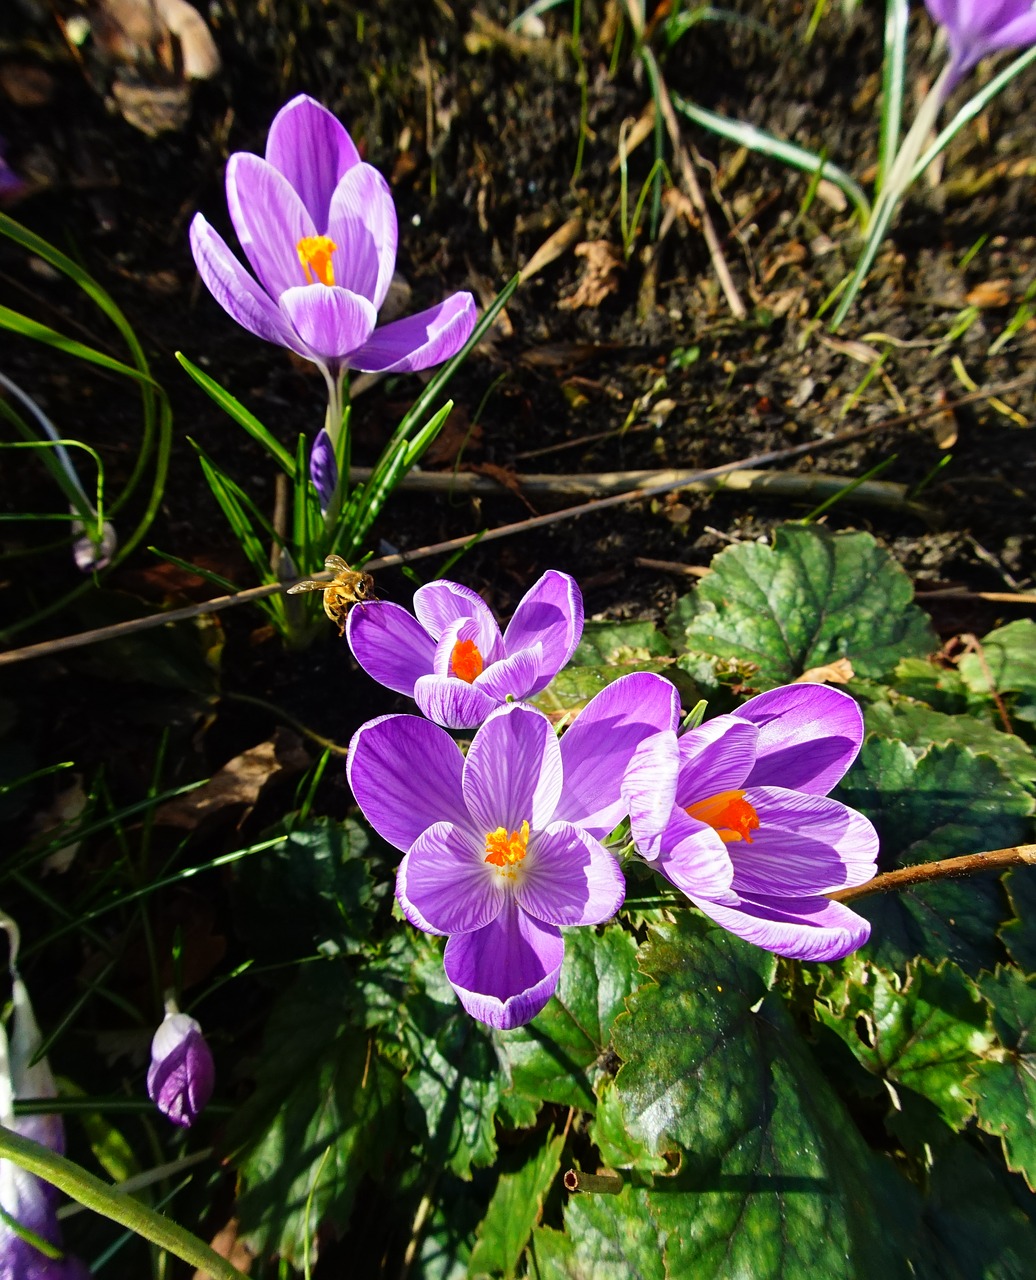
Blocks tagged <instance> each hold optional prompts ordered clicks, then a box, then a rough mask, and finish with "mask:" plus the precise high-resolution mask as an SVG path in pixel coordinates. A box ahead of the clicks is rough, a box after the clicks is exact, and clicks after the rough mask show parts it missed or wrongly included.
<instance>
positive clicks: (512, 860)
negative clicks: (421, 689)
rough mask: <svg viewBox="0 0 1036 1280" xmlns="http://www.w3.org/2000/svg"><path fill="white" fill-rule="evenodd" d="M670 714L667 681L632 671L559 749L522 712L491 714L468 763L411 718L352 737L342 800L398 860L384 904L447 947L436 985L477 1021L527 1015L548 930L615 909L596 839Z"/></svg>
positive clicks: (618, 814) (535, 1001)
mask: <svg viewBox="0 0 1036 1280" xmlns="http://www.w3.org/2000/svg"><path fill="white" fill-rule="evenodd" d="M678 714H679V707H678V704H677V698H676V692H675V690H674V689H673V686H672V685H671V684H669V683H668V681H666V680H663V679H662V678H661V677H660V676H656V675H652V674H650V673H647V672H638V673H635V674H633V675H628V676H623V677H621V678H620V679H619V680H617V681H615V683H614V684H611V685H609V686H608V687H607V688H605V689H603V690H602V691H601V692H600V693H599V694H598V695H597V696H596V697H595V698H594V699H593V700H592V701H591V702H590V703H588V704H587V706H586V707H585V708H584V709H583V710H582V711H581V712H580V714H579V715H578V716H577V717H576V720H575V722H574V723H573V724H572V726H571V728H569V729H568V731H567V732H566V733H565V735H564V736H563V737H562V739H561V741H560V742H559V741H558V739H557V737H556V735H555V733H554V729H553V728H552V726H551V724H550V721H549V720H548V719H547V718H546V716H544V715H543V714H542V713H541V712H539V711H537V710H535V708H533V707H528V706H525V705H524V704H522V703H515V704H511V705H509V706H505V707H500V708H498V709H497V710H496V711H494V712H493V713H492V714H491V715H490V716H489V718H488V719H487V720H486V722H485V724H484V725H483V726H482V727H481V729H479V731H478V732H477V733H476V734H475V737H474V739H473V741H472V743H471V747H470V748H469V750H468V753H467V756H466V757H465V756H464V754H463V753H462V752H461V749H460V747H459V746H458V745H457V743H456V742H454V740H453V739H452V738H451V737H450V736H449V734H448V733H447V732H446V731H445V729H442V728H440V727H439V726H437V725H434V724H432V723H431V722H430V721H428V720H422V719H421V718H420V717H418V716H406V715H395V716H383V717H382V718H381V719H379V720H372V721H370V722H369V723H367V724H365V725H363V726H362V727H361V728H360V729H359V730H357V732H356V734H355V735H354V737H353V740H352V742H351V744H350V746H349V760H348V772H349V781H350V783H351V785H352V789H353V794H354V795H355V797H356V800H357V803H358V804H359V806H360V808H361V809H362V810H363V812H364V814H365V816H366V818H367V820H368V821H369V822H370V824H371V826H372V827H373V828H374V829H375V831H377V832H378V833H379V834H380V835H381V836H383V837H384V839H385V840H387V841H388V842H389V844H392V845H394V846H395V847H396V848H397V849H402V850H403V851H404V853H405V857H404V858H403V861H402V863H401V864H400V867H399V871H398V874H397V876H396V897H397V898H398V900H399V903H400V906H401V907H402V908H403V912H404V914H405V915H406V917H407V919H408V920H409V921H410V922H411V924H413V925H415V926H416V927H417V928H418V929H423V930H425V931H426V932H428V933H436V934H444V935H447V936H448V938H449V941H448V942H447V943H446V951H445V955H444V957H443V963H444V965H445V969H446V977H447V978H448V979H449V981H450V984H451V985H452V987H453V989H454V991H456V993H457V996H458V998H459V1000H460V1002H461V1004H462V1005H463V1006H464V1008H465V1009H466V1010H467V1011H468V1012H469V1013H470V1014H472V1015H473V1016H474V1017H476V1018H479V1019H480V1020H481V1021H483V1022H487V1023H488V1024H489V1025H490V1026H492V1027H497V1028H499V1029H507V1028H510V1027H518V1026H521V1025H523V1024H524V1023H526V1022H528V1021H529V1020H530V1019H531V1018H534V1017H535V1016H536V1014H537V1013H539V1011H540V1010H541V1009H542V1008H543V1006H544V1005H545V1004H546V1003H547V1001H548V1000H549V999H550V997H551V995H552V993H553V991H554V988H555V987H556V986H557V982H558V976H559V974H560V972H561V962H562V959H563V956H564V950H565V944H564V939H563V938H562V936H561V926H562V925H581V924H597V923H599V922H600V921H602V920H607V919H608V917H609V916H611V915H613V914H614V913H615V912H616V911H617V910H618V908H619V906H620V904H621V903H622V900H623V896H624V892H625V883H624V880H623V876H622V872H621V871H620V870H619V866H618V863H617V862H616V861H615V859H614V858H613V857H612V855H611V854H610V853H609V852H608V851H607V850H606V849H605V848H604V846H603V845H602V844H601V843H600V841H601V839H602V838H603V837H604V836H606V835H607V834H608V833H609V832H610V831H612V830H613V828H614V827H615V826H616V825H617V824H618V822H619V821H620V820H621V818H622V817H623V815H624V813H625V808H624V806H623V801H622V798H621V795H620V785H621V779H622V776H623V774H624V772H625V770H626V767H627V766H628V765H629V763H630V761H631V759H632V758H633V755H634V753H635V751H636V749H637V747H638V745H639V744H640V743H641V742H642V741H643V740H644V739H645V738H646V737H648V736H652V735H657V734H658V733H660V732H662V731H663V730H669V731H672V730H673V729H675V726H676V723H677V716H678Z"/></svg>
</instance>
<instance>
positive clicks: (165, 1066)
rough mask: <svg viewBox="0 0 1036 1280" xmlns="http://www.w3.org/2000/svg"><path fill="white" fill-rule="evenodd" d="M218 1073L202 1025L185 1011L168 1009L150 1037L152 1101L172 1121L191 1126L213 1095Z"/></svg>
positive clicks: (149, 1082)
mask: <svg viewBox="0 0 1036 1280" xmlns="http://www.w3.org/2000/svg"><path fill="white" fill-rule="evenodd" d="M215 1077H216V1068H215V1065H214V1064H213V1061H212V1053H211V1051H210V1049H209V1046H208V1045H207V1044H206V1043H205V1038H204V1036H203V1035H202V1033H201V1027H200V1026H199V1025H198V1023H197V1022H195V1020H194V1019H193V1018H189V1017H188V1016H187V1015H186V1014H185V1013H167V1014H166V1016H165V1018H164V1019H163V1022H162V1025H161V1026H160V1027H159V1028H158V1030H157V1031H156V1032H155V1038H154V1039H153V1040H152V1041H151V1066H150V1067H149V1068H148V1073H147V1091H148V1094H149V1095H150V1097H151V1101H152V1102H153V1103H154V1104H155V1106H156V1107H157V1108H158V1109H159V1111H161V1113H162V1114H163V1115H164V1116H168V1118H169V1119H170V1120H171V1121H172V1122H173V1124H178V1125H180V1126H181V1128H184V1129H189V1128H190V1127H191V1125H192V1124H194V1122H195V1120H196V1119H197V1118H198V1116H199V1115H200V1114H201V1112H202V1111H203V1110H204V1108H205V1104H206V1103H207V1102H208V1100H209V1099H210V1098H211V1097H212V1088H213V1085H214V1083H215Z"/></svg>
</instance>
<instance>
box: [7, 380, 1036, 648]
mask: <svg viewBox="0 0 1036 1280" xmlns="http://www.w3.org/2000/svg"><path fill="white" fill-rule="evenodd" d="M1033 381H1036V374H1026V375H1024V376H1022V377H1020V378H1014V379H1012V380H1011V381H1010V382H1006V383H1002V384H1000V385H997V386H993V387H989V388H986V389H985V390H983V391H977V392H973V393H970V394H968V395H965V396H961V397H960V399H959V400H955V401H954V402H953V403H952V404H945V403H943V404H939V405H929V406H927V407H925V408H923V409H917V410H915V411H913V412H911V413H901V414H897V415H896V416H895V417H892V418H885V419H883V420H882V421H881V422H875V423H872V424H871V425H870V426H868V427H859V428H857V429H855V430H853V431H843V432H839V433H836V434H834V435H830V436H822V437H820V439H817V440H806V441H804V442H803V443H802V444H796V445H791V446H790V447H789V448H787V449H776V450H772V451H769V452H767V453H757V454H753V455H752V456H751V457H748V458H742V459H741V460H739V461H738V462H727V463H723V464H722V465H721V466H718V467H706V468H705V469H704V470H702V471H697V472H689V473H687V474H686V475H685V476H684V477H683V478H682V479H680V480H677V481H670V482H667V483H666V484H659V485H651V486H648V487H647V488H641V489H633V490H631V491H630V492H628V493H619V494H613V495H611V496H609V497H607V498H597V499H595V500H594V501H593V502H584V503H581V504H580V505H579V506H575V507H566V508H565V509H564V510H562V511H554V512H551V513H549V514H548V515H542V516H533V517H531V518H530V519H528V520H517V521H514V522H513V523H511V524H505V525H501V526H500V527H499V528H497V529H487V530H484V531H482V532H478V533H472V534H466V535H465V536H464V537H461V538H450V539H448V540H447V541H445V542H436V543H432V544H431V545H430V546H426V547H418V548H417V549H416V550H414V551H408V552H404V553H403V554H401V555H391V556H382V557H381V558H380V559H377V560H370V561H368V562H367V563H366V565H365V566H364V567H365V568H366V569H368V570H369V571H371V572H374V571H377V570H379V569H388V568H395V567H396V566H397V565H401V564H411V563H413V562H415V561H418V560H424V559H427V558H428V557H430V556H438V555H449V554H450V553H451V552H453V551H462V550H464V548H465V547H468V546H472V545H474V544H475V543H479V542H492V541H494V540H495V539H497V538H508V537H511V536H512V535H513V534H516V533H525V532H526V531H527V530H529V529H539V528H542V527H544V526H546V525H551V524H559V523H561V522H562V521H564V520H571V519H575V518H576V517H577V516H583V515H589V514H591V513H593V512H598V511H604V510H607V509H608V508H611V507H617V506H621V505H622V504H624V503H627V502H639V501H640V500H642V499H644V498H655V497H660V496H661V495H662V494H664V493H672V492H674V491H675V490H679V489H683V488H686V486H687V484H688V482H689V481H695V482H697V481H702V480H709V479H710V478H711V477H714V476H726V475H730V474H732V473H733V472H735V471H744V470H747V469H751V468H753V467H762V466H770V465H772V464H773V463H775V462H788V461H790V460H791V459H792V458H798V457H801V456H802V455H803V454H806V453H814V452H816V451H817V450H819V449H830V448H834V447H836V446H838V445H842V444H852V443H854V442H855V441H857V440H864V439H867V438H868V437H870V436H873V435H877V434H878V433H879V432H881V431H888V430H891V429H893V428H895V427H901V426H905V425H907V424H910V423H914V422H918V421H922V420H923V419H925V418H928V417H932V416H934V415H935V414H942V413H945V412H947V411H949V412H953V411H954V410H956V409H959V408H961V407H963V406H964V405H967V404H974V403H978V402H979V401H983V400H989V399H990V397H992V396H997V395H1004V394H1006V393H1007V392H1010V391H1017V390H1019V389H1020V388H1022V387H1026V386H1028V385H1029V384H1030V383H1032V382H1033ZM313 577H314V579H318V578H323V577H327V578H328V580H330V577H331V575H330V574H319V573H318V574H314V575H313ZM292 585H294V584H293V583H290V582H273V583H266V584H265V585H264V586H261V587H250V588H248V589H247V590H245V591H238V592H236V593H235V594H234V595H228V596H216V597H215V598H214V599H212V600H203V601H201V602H200V603H199V604H192V605H187V606H185V607H184V608H182V609H168V610H165V611H164V612H162V613H154V614H149V615H148V616H147V617H144V618H131V619H129V620H128V621H126V622H116V623H113V624H112V625H111V626H108V627H97V628H95V629H94V630H93V631H81V632H78V633H77V634H76V635H71V636H61V637H59V638H58V639H55V640H44V641H41V642H40V643H39V644H30V645H26V646H24V647H23V648H21V649H10V650H8V651H7V652H6V653H0V666H10V665H11V664H13V663H15V662H27V661H29V660H30V659H32V658H43V657H49V656H50V655H51V654H55V653H64V652H66V651H67V650H69V649H79V648H82V647H83V646H85V645H90V644H98V643H100V642H101V641H102V640H114V639H117V638H118V637H120V636H126V635H133V634H135V633H136V632H138V631H148V630H151V629H152V628H154V627H164V626H165V625H166V624H167V623H173V622H187V621H189V620H190V619H192V618H197V617H201V616H203V615H204V614H208V613H219V612H221V611H222V610H223V609H229V608H231V607H233V606H234V605H240V604H254V603H255V602H256V601H258V600H265V599H266V597H267V596H272V595H276V594H277V593H278V592H286V591H287V590H288V588H289V587H291V586H292Z"/></svg>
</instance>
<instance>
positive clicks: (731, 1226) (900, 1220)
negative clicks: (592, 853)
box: [615, 913, 916, 1280]
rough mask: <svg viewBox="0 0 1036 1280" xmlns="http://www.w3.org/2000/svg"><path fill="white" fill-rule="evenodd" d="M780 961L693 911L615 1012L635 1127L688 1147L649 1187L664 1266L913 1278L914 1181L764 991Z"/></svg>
mask: <svg viewBox="0 0 1036 1280" xmlns="http://www.w3.org/2000/svg"><path fill="white" fill-rule="evenodd" d="M772 962H773V958H772V957H771V956H768V955H767V954H766V953H765V952H761V951H758V950H756V949H754V948H751V947H749V946H748V945H747V944H745V943H742V942H741V941H740V940H738V939H735V938H732V937H731V936H730V935H727V934H724V933H722V932H720V931H717V930H715V929H709V928H707V927H706V925H705V924H704V922H702V921H701V920H700V919H698V918H695V917H692V916H691V915H690V913H688V914H687V915H686V916H683V917H681V919H680V920H679V921H678V923H677V924H675V925H670V926H666V927H664V928H661V929H658V930H657V931H655V932H653V933H652V935H651V937H650V939H649V941H648V943H647V944H646V945H645V947H644V948H643V949H642V955H641V966H642V968H643V969H644V971H645V973H647V974H648V976H649V977H650V978H652V979H653V982H650V983H647V984H645V985H644V986H642V987H641V988H640V989H639V990H638V991H637V992H636V994H635V995H634V996H633V997H631V999H630V1001H629V1006H630V1009H629V1013H628V1015H626V1016H624V1017H622V1018H620V1019H618V1021H617V1022H616V1026H615V1043H616V1048H617V1050H618V1052H619V1053H620V1055H621V1056H622V1057H623V1058H624V1059H625V1060H626V1061H625V1065H624V1066H623V1067H622V1068H621V1070H620V1072H619V1075H618V1077H617V1080H616V1088H617V1089H618V1091H619V1092H620V1093H621V1095H622V1097H623V1101H624V1103H625V1107H626V1112H627V1116H628V1117H629V1120H630V1128H631V1132H632V1133H633V1134H634V1136H637V1137H640V1138H643V1139H644V1140H647V1141H649V1142H650V1143H651V1144H652V1145H653V1146H654V1147H655V1149H656V1150H663V1149H670V1150H679V1151H680V1152H681V1153H682V1156H683V1168H682V1171H681V1174H680V1176H679V1177H678V1178H675V1179H672V1180H664V1179H662V1180H659V1179H656V1181H655V1186H654V1190H652V1191H651V1192H649V1193H648V1196H647V1203H648V1208H649V1211H650V1213H651V1217H652V1220H653V1221H654V1223H655V1224H656V1226H657V1227H658V1229H659V1235H660V1238H661V1239H662V1240H664V1249H665V1264H666V1270H665V1274H666V1275H667V1276H671V1277H677V1276H681V1277H682V1276H687V1277H691V1276H693V1277H694V1280H710V1278H712V1277H715V1278H717V1280H718V1278H719V1277H724V1278H728V1277H729V1278H732V1277H741V1276H745V1277H748V1276H750V1277H752V1280H778V1278H779V1280H799V1278H800V1277H801V1280H807V1278H810V1277H812V1278H813V1280H815V1278H816V1277H817V1276H823V1277H824V1280H836V1278H843V1277H844V1280H858V1278H859V1277H861V1276H882V1277H885V1276H888V1277H897V1278H898V1277H906V1276H907V1275H909V1274H910V1270H909V1262H908V1259H909V1256H910V1238H911V1236H912V1234H913V1232H914V1230H915V1226H916V1223H915V1218H914V1214H915V1207H914V1199H913V1196H912V1193H911V1191H910V1188H909V1187H908V1186H907V1184H906V1183H904V1182H902V1181H901V1180H900V1179H899V1178H898V1176H897V1175H896V1174H895V1173H894V1171H893V1170H892V1167H891V1166H890V1165H888V1164H887V1163H885V1162H884V1161H883V1160H882V1159H881V1158H880V1157H876V1156H874V1155H873V1154H872V1153H871V1152H870V1151H869V1150H868V1149H867V1148H866V1146H865V1145H864V1143H863V1141H862V1139H861V1137H860V1135H859V1133H858V1132H857V1130H856V1129H855V1127H854V1126H853V1124H852V1122H851V1120H850V1119H849V1116H848V1115H847V1113H846V1111H845V1109H844V1107H843V1105H842V1103H841V1101H840V1099H839V1098H838V1097H837V1096H836V1095H835V1093H834V1092H833V1090H832V1089H831V1087H830V1085H829V1084H828V1083H827V1081H826V1079H825V1078H824V1076H823V1075H822V1074H821V1072H820V1071H819V1070H818V1068H817V1066H816V1064H815V1062H814V1061H813V1059H812V1056H811V1054H810V1053H809V1051H808V1049H807V1047H806V1046H805V1044H804V1043H803V1042H802V1041H801V1039H800V1037H799V1035H798V1033H797V1031H796V1029H795V1027H794V1025H793V1023H792V1022H791V1020H790V1019H789V1018H788V1016H787V1014H786V1013H785V1011H784V1007H783V1004H782V1003H781V1001H780V1000H778V999H777V998H776V997H775V996H772V995H769V996H768V995H766V986H767V979H768V974H769V972H770V969H771V966H772ZM876 1223H880V1224H881V1229H880V1231H876V1230H875V1224H876Z"/></svg>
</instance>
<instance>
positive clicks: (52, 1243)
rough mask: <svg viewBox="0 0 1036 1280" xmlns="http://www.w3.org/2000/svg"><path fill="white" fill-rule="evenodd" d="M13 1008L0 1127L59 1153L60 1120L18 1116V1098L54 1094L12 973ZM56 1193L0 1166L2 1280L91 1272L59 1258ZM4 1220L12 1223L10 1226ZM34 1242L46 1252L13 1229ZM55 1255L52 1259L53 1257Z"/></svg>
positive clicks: (80, 1276)
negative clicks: (34, 1237) (38, 1242)
mask: <svg viewBox="0 0 1036 1280" xmlns="http://www.w3.org/2000/svg"><path fill="white" fill-rule="evenodd" d="M0 928H3V929H6V930H7V932H8V934H9V936H10V938H11V956H12V961H13V960H14V958H15V957H16V956H17V951H18V941H17V939H18V931H17V927H16V926H15V924H14V921H13V920H11V919H10V918H9V917H7V916H4V915H3V913H0ZM11 977H12V985H11V1002H12V1005H13V1008H12V1012H11V1017H10V1022H9V1024H8V1026H4V1025H3V1024H2V1023H0V1124H3V1125H4V1126H5V1127H6V1128H8V1129H10V1130H11V1131H12V1132H14V1133H17V1134H19V1135H20V1136H21V1137H23V1138H31V1139H32V1140H33V1141H34V1142H40V1143H42V1144H43V1145H44V1146H47V1147H50V1149H51V1150H52V1151H57V1152H58V1153H62V1152H63V1151H64V1149H65V1132H64V1127H63V1125H62V1123H61V1117H60V1116H59V1115H45V1114H40V1115H30V1116H16V1115H15V1114H14V1103H15V1099H16V1098H53V1097H55V1096H56V1094H57V1090H56V1089H55V1087H54V1077H53V1075H52V1074H51V1071H50V1067H49V1065H48V1063H47V1060H46V1058H40V1060H39V1061H38V1062H36V1063H35V1064H33V1059H34V1058H36V1056H37V1055H38V1053H39V1048H40V1045H41V1044H42V1042H43V1041H42V1037H41V1036H40V1031H39V1027H38V1026H37V1024H36V1018H35V1016H34V1014H33V1011H32V1005H31V1003H30V1002H29V993H28V991H27V990H26V989H25V984H24V983H23V982H22V980H21V978H19V977H18V975H17V971H16V970H15V969H14V967H13V963H12V967H11ZM58 1199H59V1193H58V1191H57V1188H56V1187H53V1186H51V1184H50V1183H49V1182H44V1181H43V1179H42V1178H38V1177H36V1175H35V1174H33V1173H29V1172H28V1171H27V1170H25V1169H22V1168H21V1167H20V1166H19V1165H16V1164H15V1163H14V1161H12V1160H0V1209H2V1210H3V1212H4V1215H5V1218H0V1277H2V1278H3V1280H89V1272H88V1271H87V1269H86V1267H85V1266H84V1265H83V1263H82V1262H80V1260H79V1259H78V1258H73V1257H70V1256H68V1255H65V1256H62V1254H61V1228H60V1227H59V1225H58V1217H57V1203H58ZM8 1219H9V1220H10V1221H8ZM12 1222H14V1223H17V1224H18V1226H19V1227H21V1228H22V1229H23V1230H24V1231H26V1232H28V1233H31V1234H32V1235H34V1236H36V1237H37V1238H38V1240H39V1241H40V1242H42V1243H43V1245H44V1248H47V1247H48V1246H49V1250H48V1252H43V1251H42V1250H41V1249H38V1248H37V1247H36V1245H35V1244H33V1243H32V1242H31V1241H30V1240H29V1239H27V1238H26V1236H23V1235H20V1234H19V1233H18V1231H16V1230H15V1228H14V1226H13V1225H11V1223H12ZM51 1253H53V1255H54V1256H51Z"/></svg>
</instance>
